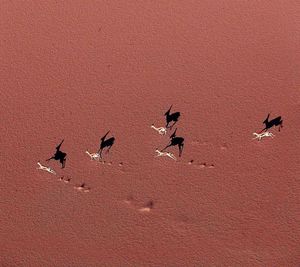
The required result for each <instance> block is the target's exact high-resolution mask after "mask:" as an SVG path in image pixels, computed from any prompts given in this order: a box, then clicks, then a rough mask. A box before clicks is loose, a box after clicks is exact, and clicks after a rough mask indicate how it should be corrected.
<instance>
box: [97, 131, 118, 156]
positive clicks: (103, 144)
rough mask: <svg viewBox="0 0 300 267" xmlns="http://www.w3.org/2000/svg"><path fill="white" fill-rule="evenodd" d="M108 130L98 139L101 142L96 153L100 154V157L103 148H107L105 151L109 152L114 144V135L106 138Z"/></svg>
mask: <svg viewBox="0 0 300 267" xmlns="http://www.w3.org/2000/svg"><path fill="white" fill-rule="evenodd" d="M109 132H110V131H108V132H107V133H106V134H105V135H104V136H103V137H102V138H101V139H100V140H101V143H100V148H99V150H98V154H99V155H100V158H102V151H103V149H104V148H106V147H107V148H108V150H107V152H109V150H110V149H111V147H112V145H113V144H114V142H115V138H114V137H111V138H109V139H106V140H105V138H106V136H107V135H108V133H109Z"/></svg>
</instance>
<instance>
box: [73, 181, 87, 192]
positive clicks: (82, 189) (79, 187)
mask: <svg viewBox="0 0 300 267" xmlns="http://www.w3.org/2000/svg"><path fill="white" fill-rule="evenodd" d="M74 189H75V190H77V191H79V192H83V193H88V192H90V190H91V188H90V187H87V186H86V184H85V183H82V184H80V185H75V186H74Z"/></svg>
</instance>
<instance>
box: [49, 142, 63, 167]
mask: <svg viewBox="0 0 300 267" xmlns="http://www.w3.org/2000/svg"><path fill="white" fill-rule="evenodd" d="M63 142H64V139H63V140H62V141H61V142H60V144H59V145H58V146H57V147H56V152H55V154H54V156H53V157H51V158H49V159H47V160H46V161H49V160H51V159H54V160H59V162H60V163H61V165H62V167H61V168H62V169H63V168H64V167H65V165H66V156H67V154H66V153H64V152H62V151H60V147H61V145H62V143H63Z"/></svg>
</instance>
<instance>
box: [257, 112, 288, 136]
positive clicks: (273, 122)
mask: <svg viewBox="0 0 300 267" xmlns="http://www.w3.org/2000/svg"><path fill="white" fill-rule="evenodd" d="M269 117H270V113H269V114H268V116H267V118H266V119H265V120H264V121H263V123H264V124H265V126H266V127H265V128H264V129H262V130H261V131H260V132H259V133H262V132H263V131H266V130H268V129H270V128H272V127H273V126H279V127H278V130H279V132H280V128H282V127H283V125H282V123H283V120H282V119H281V116H279V117H277V118H275V119H273V120H270V121H269Z"/></svg>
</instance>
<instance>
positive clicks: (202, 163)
mask: <svg viewBox="0 0 300 267" xmlns="http://www.w3.org/2000/svg"><path fill="white" fill-rule="evenodd" d="M188 164H189V165H194V166H195V167H196V168H197V169H198V168H200V169H203V168H210V169H212V168H215V165H214V164H208V163H206V162H201V163H196V164H195V163H194V160H193V159H191V160H190V161H189V162H188Z"/></svg>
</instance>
